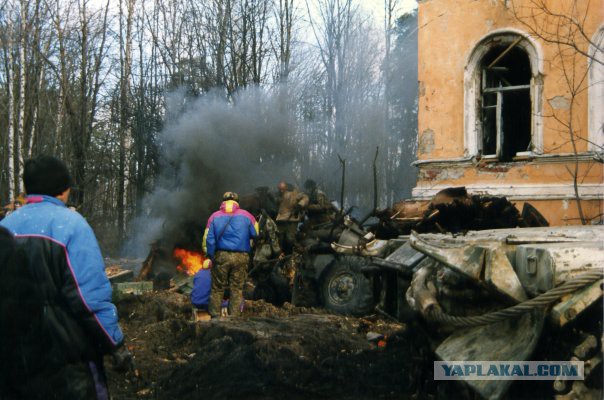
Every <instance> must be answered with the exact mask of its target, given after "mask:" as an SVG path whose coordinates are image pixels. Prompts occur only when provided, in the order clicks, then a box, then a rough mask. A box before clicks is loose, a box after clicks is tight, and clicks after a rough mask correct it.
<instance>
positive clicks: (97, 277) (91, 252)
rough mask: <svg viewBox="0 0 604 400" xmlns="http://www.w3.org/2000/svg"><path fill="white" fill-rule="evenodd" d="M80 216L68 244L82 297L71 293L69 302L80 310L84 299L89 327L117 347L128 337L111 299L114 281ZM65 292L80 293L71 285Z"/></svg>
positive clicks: (111, 345) (91, 232)
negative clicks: (125, 335)
mask: <svg viewBox="0 0 604 400" xmlns="http://www.w3.org/2000/svg"><path fill="white" fill-rule="evenodd" d="M78 217H79V218H77V219H76V221H75V224H74V225H75V226H74V231H73V235H72V236H71V238H70V239H69V242H68V243H66V246H67V254H68V256H69V264H70V268H71V270H72V273H73V275H74V278H75V282H76V285H77V288H76V289H77V293H79V296H80V297H81V299H77V298H74V296H73V295H72V296H67V299H68V303H70V304H69V305H70V307H71V308H72V309H73V310H74V311H76V312H77V310H81V307H80V306H79V305H78V304H77V303H76V302H80V301H83V302H84V305H85V307H86V308H87V311H88V317H87V316H85V315H84V316H82V320H83V321H84V325H85V326H86V328H87V329H89V330H91V331H92V333H93V334H95V335H96V336H97V337H98V336H100V337H105V338H106V339H107V341H108V342H109V345H110V347H115V346H118V345H119V344H121V342H122V341H123V340H124V336H123V333H122V330H121V329H120V326H119V324H118V315H117V309H116V307H115V305H114V304H113V303H112V302H111V284H110V282H109V279H108V278H107V275H106V274H105V264H104V262H103V257H102V255H101V250H100V248H99V245H98V243H97V240H96V237H95V236H94V232H93V231H92V228H91V227H90V226H89V225H88V223H87V222H86V221H85V220H84V218H83V217H81V216H79V215H78ZM64 292H68V293H76V291H73V290H70V288H65V289H64ZM90 313H91V314H92V315H90ZM90 317H92V318H90Z"/></svg>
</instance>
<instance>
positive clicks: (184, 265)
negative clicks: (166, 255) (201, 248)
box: [172, 248, 210, 276]
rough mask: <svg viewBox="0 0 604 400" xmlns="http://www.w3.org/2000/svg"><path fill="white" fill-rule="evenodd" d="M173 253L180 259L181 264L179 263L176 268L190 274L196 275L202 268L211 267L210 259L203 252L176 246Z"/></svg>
mask: <svg viewBox="0 0 604 400" xmlns="http://www.w3.org/2000/svg"><path fill="white" fill-rule="evenodd" d="M172 254H173V255H174V257H176V258H178V259H180V264H178V266H177V267H176V270H177V271H180V272H183V273H185V274H187V275H189V276H193V275H195V274H196V273H197V271H199V270H200V269H207V268H210V263H209V261H210V260H209V259H208V258H205V257H204V256H203V254H201V253H197V252H195V251H189V250H185V249H178V248H176V249H174V253H172Z"/></svg>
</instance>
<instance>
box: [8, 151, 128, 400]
mask: <svg viewBox="0 0 604 400" xmlns="http://www.w3.org/2000/svg"><path fill="white" fill-rule="evenodd" d="M23 181H24V184H25V190H26V192H27V200H26V204H25V205H24V206H23V207H20V208H19V209H17V210H15V211H14V212H13V213H11V214H10V215H8V216H7V217H6V218H4V219H3V220H2V221H0V225H1V226H3V227H4V228H6V229H7V230H8V231H10V233H11V234H12V235H13V238H14V251H12V253H11V254H13V253H14V255H15V256H14V257H13V258H12V259H11V260H12V261H11V262H7V263H4V265H1V266H0V268H1V270H0V273H1V274H2V276H1V278H0V321H1V322H0V323H1V324H2V326H0V335H2V337H1V338H0V351H1V354H2V357H1V361H0V363H1V365H0V367H1V370H2V382H0V398H8V399H11V398H16V399H26V398H27V399H42V398H60V399H108V397H109V395H108V391H107V383H106V378H105V371H104V367H103V356H104V355H105V354H109V353H112V354H113V355H114V360H119V361H120V362H122V363H123V365H121V366H122V367H125V366H131V364H129V360H130V359H131V355H130V354H129V352H128V350H127V349H126V347H125V346H123V341H124V336H123V334H122V330H121V329H120V326H119V324H118V316H117V310H116V307H115V305H113V304H112V303H111V285H110V283H109V280H108V279H107V276H106V274H105V266H104V262H103V257H102V256H101V251H100V249H99V246H98V243H97V241H96V238H95V235H94V233H93V231H92V228H91V227H90V226H89V225H88V223H87V222H86V220H85V219H84V218H83V217H82V216H81V215H80V214H78V213H77V212H74V211H72V210H70V209H69V208H67V207H66V206H65V203H66V202H67V199H68V197H69V192H70V187H71V177H70V174H69V171H68V169H67V167H66V166H65V164H64V163H63V162H62V161H61V160H59V159H57V158H55V157H51V156H39V157H37V158H34V159H31V160H27V162H26V163H25V165H24V171H23ZM5 232H6V231H5ZM5 247H6V246H5ZM114 366H116V365H114ZM117 366H118V367H119V366H120V365H117Z"/></svg>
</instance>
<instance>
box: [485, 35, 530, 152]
mask: <svg viewBox="0 0 604 400" xmlns="http://www.w3.org/2000/svg"><path fill="white" fill-rule="evenodd" d="M518 42H519V40H516V41H514V42H512V43H509V44H494V45H493V46H492V47H491V48H490V49H489V50H488V51H487V52H486V54H485V55H484V56H483V57H482V59H481V60H480V72H481V75H480V96H479V99H478V100H479V102H480V104H479V110H480V122H481V128H482V129H481V131H482V138H481V139H482V140H480V139H479V142H478V145H479V150H480V152H481V153H482V155H483V156H487V157H495V158H496V159H497V160H499V161H512V160H513V158H514V157H515V156H516V155H517V153H520V152H525V151H530V150H531V110H532V104H531V63H530V59H529V56H528V54H527V53H526V52H525V51H524V50H523V49H521V48H520V47H517V46H516V45H517V44H518Z"/></svg>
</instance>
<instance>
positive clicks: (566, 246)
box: [146, 188, 604, 399]
mask: <svg viewBox="0 0 604 400" xmlns="http://www.w3.org/2000/svg"><path fill="white" fill-rule="evenodd" d="M265 192H266V191H265V190H261V191H260V193H261V194H263V195H267V193H265ZM251 198H252V199H255V200H257V196H251ZM244 201H245V200H243V198H242V203H243V202H244ZM264 203H265V202H263V201H259V202H257V204H256V205H254V204H252V205H251V206H250V205H246V204H242V207H244V208H245V207H247V208H248V209H249V210H251V211H252V212H254V213H256V215H260V214H262V217H261V218H260V226H261V233H260V237H261V239H260V242H259V243H257V245H256V249H255V252H256V254H255V257H253V263H252V265H250V270H249V280H250V282H249V285H248V286H247V292H246V294H245V297H246V298H248V299H255V300H258V299H264V300H266V301H269V302H271V303H273V304H276V305H281V304H283V303H284V302H290V303H292V304H293V305H295V306H311V307H325V308H326V309H328V310H331V311H333V312H337V313H343V314H349V315H354V316H364V315H368V314H371V313H374V312H377V313H380V314H382V315H385V316H387V317H388V318H392V319H395V320H398V321H402V322H406V323H408V324H411V325H412V326H413V327H416V328H417V329H418V331H419V332H421V334H425V335H426V336H427V337H429V338H430V342H431V343H432V345H433V350H434V355H435V357H436V358H437V359H440V360H443V361H453V360H455V361H474V360H494V361H497V360H501V361H505V360H513V361H523V360H531V359H534V360H559V361H566V360H575V361H576V360H582V361H585V380H584V381H564V380H559V381H554V382H553V383H552V382H551V381H549V382H548V381H543V382H545V383H541V385H542V386H541V389H540V390H541V391H542V392H543V393H544V394H546V395H547V394H550V395H551V396H550V397H553V396H554V395H556V396H558V397H557V398H561V399H566V398H568V399H570V398H576V397H584V396H586V395H594V394H595V395H596V396H598V397H596V398H600V397H601V396H599V394H600V393H601V390H602V350H601V349H602V346H601V341H602V331H603V330H602V329H603V328H602V313H603V310H602V293H603V285H604V283H603V280H602V272H603V268H604V251H603V250H604V244H603V242H602V238H604V227H602V226H577V227H549V226H547V225H548V224H547V221H545V219H544V218H543V217H542V216H541V215H540V214H539V213H538V212H537V211H536V210H535V209H534V208H533V207H532V206H530V204H525V205H524V207H523V210H522V212H519V211H518V210H517V209H516V208H515V206H514V205H513V204H512V203H510V202H509V201H508V200H507V199H505V198H498V197H488V196H471V195H469V194H468V193H467V192H466V190H465V188H450V189H446V190H443V191H441V192H439V193H438V194H437V195H436V196H435V197H434V198H433V199H432V201H431V202H430V203H428V204H420V203H418V202H413V201H405V202H400V203H397V204H394V205H393V207H392V208H390V209H388V210H383V211H380V212H376V213H375V216H376V217H377V218H378V219H379V223H377V224H374V225H373V226H371V227H368V228H366V227H365V226H363V225H362V224H361V223H359V222H357V221H355V220H353V219H352V218H350V217H349V216H348V215H347V213H345V212H342V213H339V214H338V215H337V216H336V218H335V219H333V221H330V222H326V223H323V224H318V225H314V226H312V227H310V228H309V227H305V226H304V225H302V226H301V229H300V232H299V235H298V241H297V242H296V244H295V246H294V251H293V252H292V253H291V254H289V255H286V256H283V255H281V256H279V255H280V251H276V249H270V247H271V246H270V241H271V237H272V240H274V239H275V232H274V230H276V225H275V224H274V222H273V221H272V219H271V218H270V216H269V212H266V211H264V212H263V211H262V210H263V209H264V207H263V204H264ZM269 204H273V205H275V204H276V203H275V202H274V201H271V202H270V203H269ZM269 210H271V212H274V210H275V209H274V208H269ZM271 230H272V231H273V232H271ZM271 233H272V235H271ZM266 244H269V246H268V248H269V249H270V250H267V246H266ZM259 253H262V254H259ZM153 254H154V255H155V256H154V257H152V256H151V255H150V258H154V259H155V262H153V264H156V265H154V266H153V270H155V271H157V269H158V268H157V267H160V268H159V269H160V270H162V268H161V264H162V263H166V262H168V263H169V262H170V260H168V259H170V257H169V255H168V254H167V253H166V255H165V257H160V256H161V255H162V254H163V253H162V252H161V251H159V250H158V249H157V248H156V249H155V252H152V255H153ZM147 261H148V262H147V263H146V264H151V263H150V262H149V260H147ZM168 269H169V268H163V270H164V271H166V270H168ZM154 275H155V279H159V280H160V281H162V280H163V279H161V278H162V273H161V272H160V273H159V274H157V273H155V274H154ZM511 383H512V382H511V381H503V380H488V381H467V382H466V386H464V388H465V390H471V391H473V392H476V393H478V394H479V395H480V396H481V397H483V398H490V399H499V398H502V397H503V396H505V395H506V393H508V394H510V392H511V395H513V394H514V390H519V389H515V388H516V387H517V386H518V385H521V384H522V383H516V384H514V385H511ZM447 384H450V383H449V382H447ZM455 384H457V383H455ZM548 385H549V386H548ZM510 386H511V387H510ZM520 390H521V389H520ZM460 393H461V394H460V397H464V398H468V397H472V394H471V393H470V392H468V393H466V395H464V392H460ZM520 393H522V392H520Z"/></svg>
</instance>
